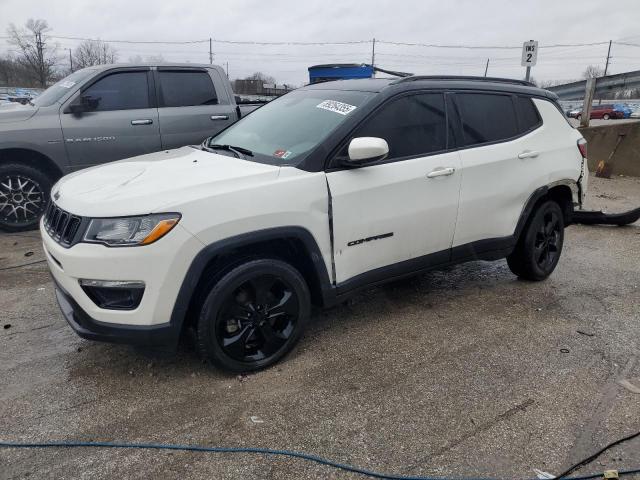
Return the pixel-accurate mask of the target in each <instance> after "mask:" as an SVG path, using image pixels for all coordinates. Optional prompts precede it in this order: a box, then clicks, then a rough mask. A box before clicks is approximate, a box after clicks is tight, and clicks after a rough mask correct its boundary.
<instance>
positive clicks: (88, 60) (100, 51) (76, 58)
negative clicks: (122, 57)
mask: <svg viewBox="0 0 640 480" xmlns="http://www.w3.org/2000/svg"><path fill="white" fill-rule="evenodd" d="M117 61H118V52H117V51H116V49H115V48H113V47H112V46H111V45H109V44H108V43H105V42H103V41H101V40H85V41H84V42H82V43H81V44H80V45H78V46H77V47H76V49H75V51H74V52H73V64H74V66H76V67H77V68H85V67H91V66H93V65H104V64H107V63H116V62H117Z"/></svg>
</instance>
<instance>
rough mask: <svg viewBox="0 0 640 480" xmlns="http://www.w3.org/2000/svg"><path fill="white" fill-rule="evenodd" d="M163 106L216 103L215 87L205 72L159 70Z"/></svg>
mask: <svg viewBox="0 0 640 480" xmlns="http://www.w3.org/2000/svg"><path fill="white" fill-rule="evenodd" d="M158 77H159V78H160V96H161V98H162V106H164V107H191V106H195V105H215V104H217V103H218V96H217V95H216V89H215V88H214V86H213V82H212V81H211V77H210V76H209V74H208V73H207V72H187V71H159V72H158Z"/></svg>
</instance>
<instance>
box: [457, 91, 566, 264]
mask: <svg viewBox="0 0 640 480" xmlns="http://www.w3.org/2000/svg"><path fill="white" fill-rule="evenodd" d="M455 102H456V105H457V107H458V110H459V113H460V117H461V129H462V133H463V137H464V138H463V141H464V148H463V149H461V150H460V156H461V160H462V186H461V189H460V208H459V213H458V223H457V225H456V232H455V237H454V241H453V246H454V256H455V255H456V254H457V253H460V254H462V255H464V256H468V255H472V256H473V255H474V252H476V253H480V251H484V252H488V251H491V250H499V249H501V248H506V247H507V246H508V245H506V244H507V243H509V242H510V239H511V236H512V235H513V233H514V231H515V228H516V225H517V222H518V219H519V218H520V214H521V213H522V210H523V208H524V205H525V203H526V201H527V200H528V198H529V196H530V195H531V194H532V193H533V192H534V191H535V190H536V189H537V188H538V187H540V186H543V185H547V184H548V183H549V172H552V171H554V167H553V166H552V165H550V164H549V162H550V161H551V156H550V153H549V152H550V151H551V150H553V149H554V148H555V146H554V145H552V144H549V140H550V138H552V132H550V131H545V129H544V128H543V123H542V119H541V116H540V114H539V112H538V110H537V109H536V107H535V105H534V103H533V101H532V99H531V98H529V97H526V96H517V95H512V94H508V93H504V94H503V93H485V92H469V93H456V94H455ZM544 103H549V102H544ZM549 105H550V108H555V107H553V106H552V105H551V104H550V103H549ZM563 120H564V119H563ZM550 128H551V127H550ZM551 129H552V128H551ZM487 240H493V241H489V242H487ZM473 242H481V243H475V244H474V245H473V246H471V245H470V244H472V243H473ZM456 247H468V248H458V249H456Z"/></svg>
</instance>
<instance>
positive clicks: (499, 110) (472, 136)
mask: <svg viewBox="0 0 640 480" xmlns="http://www.w3.org/2000/svg"><path fill="white" fill-rule="evenodd" d="M456 102H457V104H458V107H459V109H460V115H461V116H462V129H463V133H464V143H465V145H467V146H469V145H478V144H482V143H489V142H497V141H500V140H505V139H508V138H511V137H515V136H516V135H517V134H518V124H517V122H516V112H515V110H514V108H513V101H512V99H511V95H500V94H489V93H457V94H456Z"/></svg>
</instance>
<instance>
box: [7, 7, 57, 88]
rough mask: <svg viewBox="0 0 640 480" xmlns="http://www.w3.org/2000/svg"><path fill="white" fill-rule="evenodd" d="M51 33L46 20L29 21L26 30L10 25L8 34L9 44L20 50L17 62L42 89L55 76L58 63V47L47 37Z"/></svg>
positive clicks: (16, 58) (31, 19)
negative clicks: (55, 67) (47, 33)
mask: <svg viewBox="0 0 640 480" xmlns="http://www.w3.org/2000/svg"><path fill="white" fill-rule="evenodd" d="M48 31H49V25H48V24H47V21H46V20H40V19H38V20H34V19H33V18H30V19H29V20H27V23H26V24H25V27H24V28H18V27H16V26H15V25H14V24H13V23H11V24H9V28H8V29H7V33H8V35H9V43H11V44H12V45H14V46H15V47H17V48H18V53H17V55H16V57H15V60H16V62H17V63H18V64H20V65H21V66H22V67H23V68H24V69H25V71H26V73H27V74H28V76H29V77H30V79H31V82H33V83H35V84H36V85H37V86H39V87H41V88H46V86H47V83H48V82H49V80H51V79H52V78H53V76H54V73H55V72H54V66H55V64H56V61H57V54H56V50H57V47H56V46H55V45H53V44H51V43H49V42H47V40H48V38H47V36H46V35H45V34H46V32H48Z"/></svg>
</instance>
